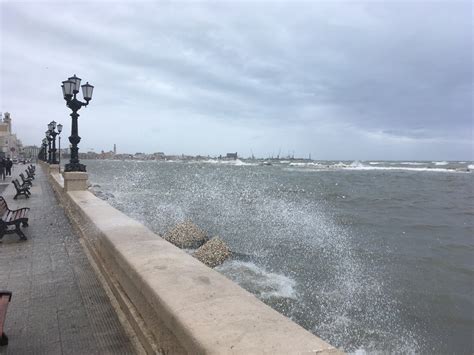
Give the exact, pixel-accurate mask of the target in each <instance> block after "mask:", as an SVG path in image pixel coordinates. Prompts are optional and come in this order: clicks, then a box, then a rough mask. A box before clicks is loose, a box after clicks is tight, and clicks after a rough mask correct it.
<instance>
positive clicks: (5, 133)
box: [0, 112, 23, 159]
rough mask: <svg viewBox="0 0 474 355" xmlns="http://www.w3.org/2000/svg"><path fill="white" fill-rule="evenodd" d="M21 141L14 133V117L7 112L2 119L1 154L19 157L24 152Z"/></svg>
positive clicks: (0, 134)
mask: <svg viewBox="0 0 474 355" xmlns="http://www.w3.org/2000/svg"><path fill="white" fill-rule="evenodd" d="M22 147H23V146H22V144H21V141H20V140H19V139H18V138H17V137H16V134H14V133H12V119H11V117H10V113H8V112H5V114H4V115H3V117H2V119H1V120H0V155H1V156H3V157H10V158H12V159H15V158H18V157H19V156H20V154H21V153H22Z"/></svg>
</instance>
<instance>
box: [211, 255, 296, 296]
mask: <svg viewBox="0 0 474 355" xmlns="http://www.w3.org/2000/svg"><path fill="white" fill-rule="evenodd" d="M216 270H218V271H219V272H221V273H222V274H224V275H225V276H227V277H228V278H230V279H231V280H232V281H234V282H236V283H238V284H239V285H240V286H242V287H243V288H245V289H246V290H247V291H249V292H251V293H253V294H254V295H256V296H257V297H258V298H261V299H269V298H274V297H278V298H290V299H297V294H296V291H295V285H296V281H295V280H293V279H291V278H289V277H287V276H285V275H282V274H277V273H273V272H268V271H266V270H265V269H263V268H262V267H259V266H257V265H255V264H254V263H253V262H245V261H240V260H230V261H227V262H225V263H224V264H222V265H221V266H219V267H217V268H216Z"/></svg>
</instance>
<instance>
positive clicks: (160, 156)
mask: <svg viewBox="0 0 474 355" xmlns="http://www.w3.org/2000/svg"><path fill="white" fill-rule="evenodd" d="M152 157H153V159H155V160H162V159H165V153H163V152H156V153H153V154H152Z"/></svg>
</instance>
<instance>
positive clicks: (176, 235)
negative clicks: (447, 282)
mask: <svg viewBox="0 0 474 355" xmlns="http://www.w3.org/2000/svg"><path fill="white" fill-rule="evenodd" d="M163 238H164V239H165V240H167V241H168V242H170V243H172V244H174V245H176V246H177V247H179V248H192V249H196V248H199V247H200V246H201V245H203V244H204V243H205V242H207V241H208V240H209V238H208V237H207V235H206V233H205V232H204V231H203V230H202V229H200V228H199V227H198V226H196V225H195V224H194V223H192V222H190V221H185V222H183V223H180V224H178V225H176V226H175V227H174V228H172V229H171V230H169V231H168V232H166V233H165V235H164V236H163Z"/></svg>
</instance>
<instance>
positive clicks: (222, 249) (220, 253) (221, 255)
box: [193, 237, 232, 267]
mask: <svg viewBox="0 0 474 355" xmlns="http://www.w3.org/2000/svg"><path fill="white" fill-rule="evenodd" d="M231 254H232V253H231V251H230V249H229V247H228V246H227V244H226V243H225V242H224V241H223V240H222V239H221V238H219V237H214V238H212V239H211V240H210V241H208V242H207V243H205V244H204V245H203V246H201V247H200V248H199V249H198V250H196V251H195V252H194V254H193V256H194V257H195V258H196V259H198V260H199V261H201V262H203V263H204V264H206V265H207V266H209V267H216V266H218V265H220V264H222V263H223V262H224V261H225V260H226V259H227V258H228V257H229V256H231Z"/></svg>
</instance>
